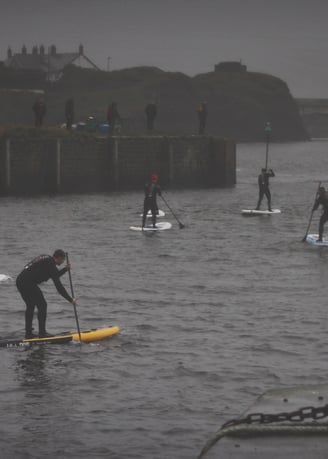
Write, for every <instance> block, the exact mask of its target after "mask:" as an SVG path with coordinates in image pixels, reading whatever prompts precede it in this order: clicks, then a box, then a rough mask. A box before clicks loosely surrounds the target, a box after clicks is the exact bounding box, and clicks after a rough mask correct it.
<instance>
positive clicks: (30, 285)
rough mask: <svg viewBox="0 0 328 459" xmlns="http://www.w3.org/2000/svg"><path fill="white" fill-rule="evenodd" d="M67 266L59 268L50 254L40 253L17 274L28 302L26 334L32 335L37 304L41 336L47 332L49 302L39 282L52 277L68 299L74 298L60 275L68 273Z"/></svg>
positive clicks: (20, 286)
mask: <svg viewBox="0 0 328 459" xmlns="http://www.w3.org/2000/svg"><path fill="white" fill-rule="evenodd" d="M66 271H67V268H63V269H61V270H58V269H57V267H56V263H55V260H54V259H53V257H51V256H50V255H39V256H38V257H36V258H34V260H32V261H31V262H30V263H28V264H27V265H26V266H25V267H24V269H23V271H22V272H21V273H20V274H19V275H18V276H17V279H16V285H17V288H18V291H19V293H20V294H21V296H22V298H23V300H24V301H25V303H26V312H25V334H26V335H25V336H26V337H28V336H31V335H32V322H33V313H34V308H35V306H36V307H37V308H38V321H39V336H45V334H46V318H47V302H46V300H45V298H44V296H43V293H42V292H41V290H40V288H39V287H38V284H41V283H42V282H46V281H47V280H49V279H52V280H53V282H54V284H55V286H56V289H57V291H58V292H59V293H60V294H61V296H63V297H64V298H65V299H66V300H67V301H69V302H72V298H71V297H70V295H69V294H68V293H67V291H66V289H65V287H64V286H63V285H62V283H61V282H60V280H59V277H60V276H62V275H63V274H64V273H66Z"/></svg>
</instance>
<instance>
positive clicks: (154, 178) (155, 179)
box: [151, 174, 158, 182]
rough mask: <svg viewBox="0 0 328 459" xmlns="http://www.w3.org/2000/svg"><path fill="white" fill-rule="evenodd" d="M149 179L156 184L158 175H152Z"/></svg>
mask: <svg viewBox="0 0 328 459" xmlns="http://www.w3.org/2000/svg"><path fill="white" fill-rule="evenodd" d="M151 179H152V181H153V182H157V180H158V175H156V174H153V175H152V176H151Z"/></svg>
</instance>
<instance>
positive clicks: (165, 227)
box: [130, 222, 172, 231]
mask: <svg viewBox="0 0 328 459" xmlns="http://www.w3.org/2000/svg"><path fill="white" fill-rule="evenodd" d="M171 228H172V223H170V222H159V223H156V225H155V228H153V225H146V226H145V227H144V228H142V227H141V226H130V229H131V230H133V231H163V230H168V229H171Z"/></svg>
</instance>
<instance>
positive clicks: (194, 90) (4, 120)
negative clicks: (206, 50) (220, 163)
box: [0, 66, 307, 141]
mask: <svg viewBox="0 0 328 459" xmlns="http://www.w3.org/2000/svg"><path fill="white" fill-rule="evenodd" d="M44 88H45V100H46V103H47V108H48V112H47V117H46V124H47V125H60V124H61V123H63V122H64V103H65V100H66V99H67V98H68V97H73V98H74V100H75V112H76V120H77V121H78V120H85V119H86V118H87V117H88V116H95V117H97V119H99V120H105V118H106V111H107V106H108V104H109V103H111V102H112V101H115V102H117V104H118V108H119V112H120V114H121V116H122V118H123V119H124V120H125V122H124V131H123V132H126V133H129V132H133V133H138V132H140V133H144V132H145V115H144V108H145V105H146V104H147V103H148V102H149V101H151V100H155V101H156V102H157V105H158V116H157V118H156V121H155V128H156V130H157V131H156V132H159V133H161V134H177V133H180V134H197V131H198V121H197V115H196V109H197V107H198V105H199V102H201V101H206V102H207V106H208V123H207V129H206V132H207V134H209V135H213V136H220V137H229V138H232V139H235V140H237V141H263V140H264V126H265V123H266V122H267V121H270V122H271V125H272V140H277V141H278V140H279V141H289V140H305V139H306V138H307V134H306V131H305V129H304V127H303V125H302V120H301V118H300V116H299V113H298V107H297V105H296V103H295V101H294V99H293V98H292V96H291V94H290V92H289V89H288V87H287V85H286V84H285V83H284V82H283V81H282V80H280V79H278V78H275V77H273V76H270V75H265V74H259V73H252V72H246V71H245V72H234V71H228V72H227V71H215V72H211V73H207V74H201V75H197V76H195V77H193V78H191V77H188V76H186V75H184V74H182V73H174V72H165V71H163V70H160V69H158V68H154V67H136V68H130V69H124V70H120V71H112V72H104V71H94V70H87V69H80V68H77V67H74V66H69V67H67V68H66V70H65V72H64V76H63V78H62V79H61V80H60V81H59V82H58V83H56V84H52V85H45V87H44ZM36 97H37V96H36V94H33V93H27V92H14V93H13V92H8V91H5V90H3V89H0V107H1V110H0V123H1V124H12V123H19V124H32V123H33V116H32V110H31V106H32V103H33V101H34V100H35V98H36Z"/></svg>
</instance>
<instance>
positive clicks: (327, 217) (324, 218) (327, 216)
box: [317, 212, 328, 242]
mask: <svg viewBox="0 0 328 459" xmlns="http://www.w3.org/2000/svg"><path fill="white" fill-rule="evenodd" d="M327 220H328V214H327V213H326V212H324V213H323V214H322V215H321V217H320V221H319V239H318V240H317V242H322V236H323V227H324V224H325V223H326V221H327Z"/></svg>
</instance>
